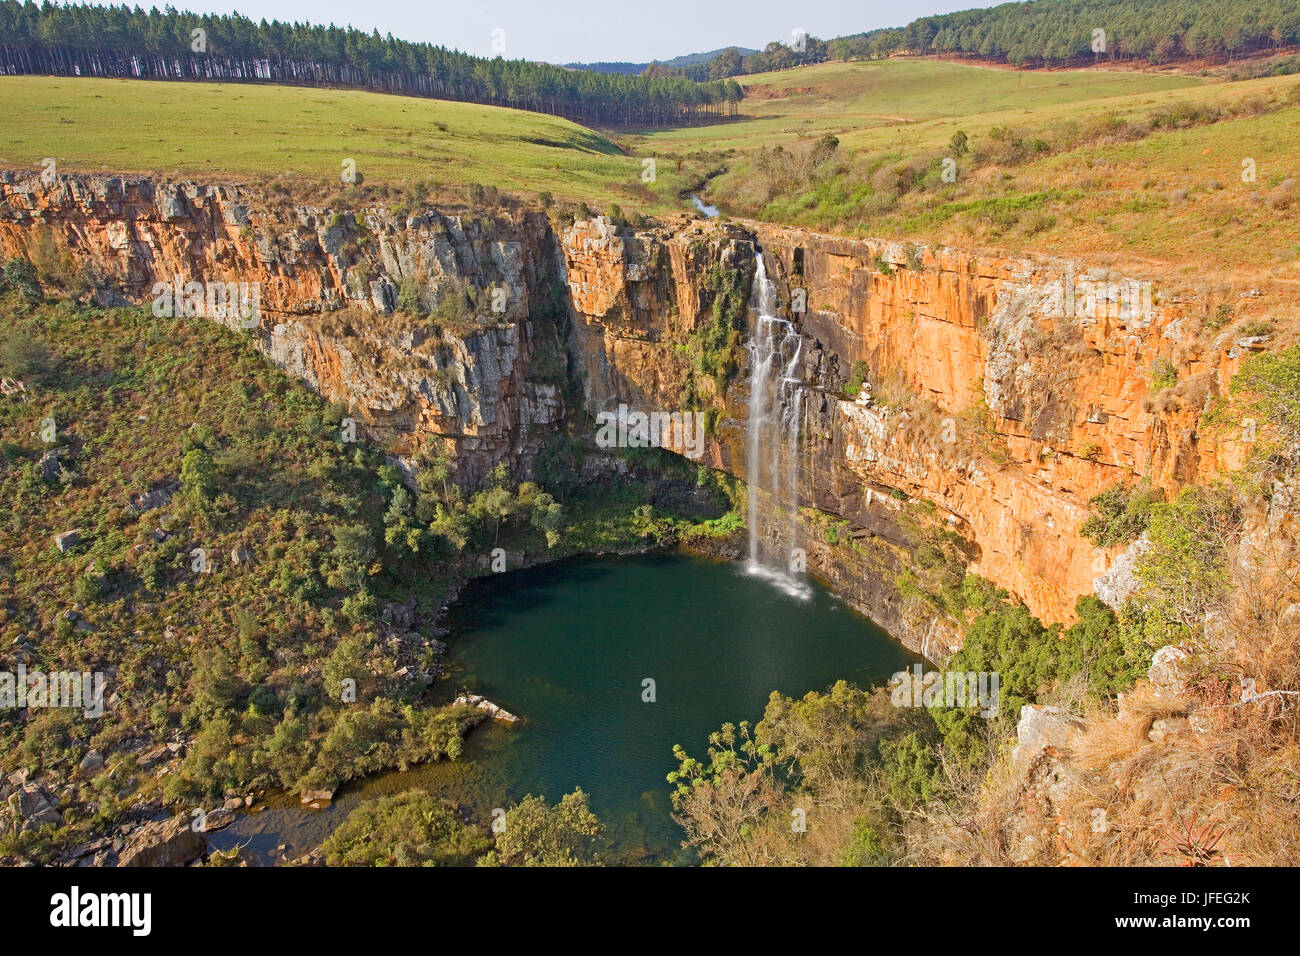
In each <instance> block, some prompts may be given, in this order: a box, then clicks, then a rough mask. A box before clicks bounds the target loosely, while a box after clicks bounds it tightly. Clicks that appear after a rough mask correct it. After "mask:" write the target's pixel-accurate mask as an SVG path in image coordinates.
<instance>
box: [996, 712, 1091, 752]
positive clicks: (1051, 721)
mask: <svg viewBox="0 0 1300 956" xmlns="http://www.w3.org/2000/svg"><path fill="white" fill-rule="evenodd" d="M1083 728H1084V722H1083V720H1082V718H1079V717H1076V716H1074V715H1073V714H1071V713H1070V712H1069V711H1066V710H1063V709H1061V708H1060V707H1044V706H1039V705H1038V704H1025V706H1023V707H1021V708H1020V722H1019V723H1018V724H1016V740H1017V743H1016V746H1015V748H1014V749H1013V750H1012V751H1011V759H1012V760H1013V761H1015V762H1016V763H1028V762H1029V761H1031V760H1032V759H1033V758H1035V757H1037V756H1038V755H1039V754H1040V753H1042V752H1043V751H1044V750H1047V749H1049V748H1050V749H1053V750H1058V751H1060V750H1068V749H1069V747H1070V745H1071V744H1072V743H1073V741H1074V739H1075V738H1076V737H1078V735H1079V734H1080V733H1081V732H1082V731H1083Z"/></svg>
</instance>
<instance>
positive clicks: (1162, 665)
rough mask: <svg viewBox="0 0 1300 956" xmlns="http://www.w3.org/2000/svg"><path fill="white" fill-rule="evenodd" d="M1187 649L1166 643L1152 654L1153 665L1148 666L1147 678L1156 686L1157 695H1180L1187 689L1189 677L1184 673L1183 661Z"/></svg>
mask: <svg viewBox="0 0 1300 956" xmlns="http://www.w3.org/2000/svg"><path fill="white" fill-rule="evenodd" d="M1186 659H1187V651H1185V650H1184V649H1183V648H1181V647H1176V646H1174V645H1173V644H1166V645H1165V646H1164V647H1162V648H1160V650H1158V651H1156V652H1155V654H1153V655H1152V656H1151V666H1150V667H1149V668H1147V680H1149V681H1151V683H1152V685H1154V687H1155V691H1156V696H1157V697H1180V696H1182V695H1183V694H1184V693H1186V691H1187V678H1186V675H1185V674H1184V673H1183V667H1184V665H1183V662H1184V661H1185V660H1186Z"/></svg>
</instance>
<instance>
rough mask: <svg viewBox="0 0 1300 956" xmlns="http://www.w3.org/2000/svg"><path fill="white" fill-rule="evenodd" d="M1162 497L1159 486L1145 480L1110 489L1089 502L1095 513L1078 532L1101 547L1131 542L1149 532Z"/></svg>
mask: <svg viewBox="0 0 1300 956" xmlns="http://www.w3.org/2000/svg"><path fill="white" fill-rule="evenodd" d="M1163 497H1164V496H1163V495H1162V494H1161V493H1160V491H1159V489H1156V488H1152V487H1151V486H1150V485H1149V484H1145V483H1144V484H1141V485H1136V486H1132V487H1127V488H1126V487H1124V486H1123V485H1116V486H1115V487H1113V488H1108V489H1107V490H1105V491H1103V492H1102V493H1101V494H1099V495H1097V496H1096V497H1094V498H1092V499H1091V500H1090V501H1089V502H1088V504H1089V506H1090V507H1091V508H1092V514H1091V515H1090V516H1089V517H1088V519H1087V520H1086V521H1084V523H1083V524H1082V525H1081V526H1080V527H1079V533H1080V534H1082V535H1083V536H1084V537H1085V538H1087V539H1088V540H1089V541H1091V542H1092V543H1093V544H1095V545H1097V546H1098V547H1100V548H1110V547H1114V546H1116V545H1124V544H1130V543H1132V542H1133V541H1136V540H1137V539H1138V538H1139V537H1140V536H1141V535H1142V532H1144V531H1146V529H1147V525H1148V524H1150V523H1151V511H1152V508H1153V507H1154V506H1155V505H1156V504H1157V503H1158V502H1159V501H1161V500H1162V499H1163Z"/></svg>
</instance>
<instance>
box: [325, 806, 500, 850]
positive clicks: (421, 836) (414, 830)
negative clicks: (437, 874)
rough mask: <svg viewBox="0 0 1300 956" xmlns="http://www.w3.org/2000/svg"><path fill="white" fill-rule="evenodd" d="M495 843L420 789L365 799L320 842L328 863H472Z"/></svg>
mask: <svg viewBox="0 0 1300 956" xmlns="http://www.w3.org/2000/svg"><path fill="white" fill-rule="evenodd" d="M491 846H492V841H491V840H490V839H488V837H487V835H486V834H484V833H482V832H480V831H479V830H477V829H475V828H474V827H471V826H467V825H466V824H464V823H461V822H460V821H459V820H457V819H456V817H455V815H454V814H453V813H452V812H451V811H450V810H448V809H447V808H446V807H444V806H443V805H442V804H440V803H438V802H437V801H436V800H434V799H433V797H431V796H429V794H427V793H425V792H424V791H422V790H408V791H407V792H405V793H399V794H396V795H394V796H391V797H382V798H380V799H378V800H372V801H367V802H366V803H363V804H361V806H359V807H357V808H356V809H355V810H353V811H352V812H351V813H350V814H348V818H347V819H346V820H344V821H343V823H342V824H340V825H339V827H338V829H337V830H335V831H334V832H333V833H332V834H330V836H329V837H328V839H326V840H325V842H324V843H323V844H322V845H321V850H322V852H323V853H324V855H325V862H326V864H327V865H329V866H473V865H474V863H475V861H476V860H477V859H478V858H479V857H480V856H482V855H483V854H484V853H486V852H487V851H488V850H489V849H490V848H491Z"/></svg>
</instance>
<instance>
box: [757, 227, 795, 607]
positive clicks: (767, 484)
mask: <svg viewBox="0 0 1300 956" xmlns="http://www.w3.org/2000/svg"><path fill="white" fill-rule="evenodd" d="M754 259H755V274H754V297H753V298H754V310H755V312H756V313H757V320H756V322H755V326H754V334H753V336H751V338H750V341H749V345H748V347H749V352H750V377H749V422H748V424H747V427H746V434H745V437H746V474H747V481H748V486H749V516H748V521H747V523H748V525H749V564H748V566H747V570H748V572H749V573H750V574H754V575H758V576H761V577H763V578H766V579H768V580H771V581H773V582H774V583H775V584H777V585H778V586H779V587H780V588H781V589H782V590H784V591H785V592H786V593H788V594H790V595H792V596H795V597H799V598H803V599H807V598H808V597H810V596H811V591H810V590H809V588H808V586H807V584H805V583H804V582H803V581H802V580H800V578H799V576H798V573H797V571H796V570H795V568H796V562H795V560H794V557H795V555H794V549H795V547H796V546H797V544H798V506H799V432H800V428H801V425H802V423H803V396H804V383H803V381H802V379H800V378H799V360H800V358H801V357H802V352H803V338H802V337H801V336H800V335H799V333H798V331H796V330H795V327H794V325H793V324H792V323H790V322H788V321H786V320H785V319H783V318H781V317H780V316H779V315H778V314H777V312H778V306H777V299H776V289H775V287H774V286H773V285H772V281H771V279H769V278H768V275H767V267H766V266H765V265H764V263H763V254H762V253H761V252H757V253H755V256H754ZM760 495H762V496H765V497H766V498H767V499H768V502H769V505H770V508H771V512H772V519H773V521H776V520H779V518H780V513H781V511H785V512H786V513H787V514H788V516H789V524H788V528H787V534H786V535H785V541H784V542H783V544H784V547H783V548H782V550H783V551H785V553H784V554H773V553H771V551H770V549H765V548H764V547H763V544H762V540H761V535H760V533H759V496H760ZM798 566H799V568H800V570H801V569H802V562H799V563H798Z"/></svg>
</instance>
